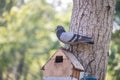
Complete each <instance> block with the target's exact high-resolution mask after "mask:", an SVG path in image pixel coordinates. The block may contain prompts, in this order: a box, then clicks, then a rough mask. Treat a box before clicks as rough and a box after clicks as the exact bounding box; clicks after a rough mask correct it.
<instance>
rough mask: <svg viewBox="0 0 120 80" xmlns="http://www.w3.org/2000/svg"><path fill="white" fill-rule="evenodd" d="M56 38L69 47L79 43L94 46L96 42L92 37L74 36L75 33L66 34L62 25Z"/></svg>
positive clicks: (59, 26)
mask: <svg viewBox="0 0 120 80" xmlns="http://www.w3.org/2000/svg"><path fill="white" fill-rule="evenodd" d="M56 36H57V38H58V39H59V40H60V41H61V42H63V43H64V44H69V45H74V44H78V43H88V44H94V41H93V39H92V38H91V37H87V36H83V35H79V34H74V33H73V32H66V31H65V29H64V27H63V26H61V25H58V26H57V28H56Z"/></svg>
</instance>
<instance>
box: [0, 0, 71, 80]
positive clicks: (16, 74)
mask: <svg viewBox="0 0 120 80" xmlns="http://www.w3.org/2000/svg"><path fill="white" fill-rule="evenodd" d="M56 13H57V12H56V11H55V10H54V8H53V7H52V6H51V5H50V4H48V3H46V2H45V1H44V0H40V1H39V0H34V1H32V0H31V1H28V2H27V3H26V4H25V5H22V6H21V7H16V6H13V7H12V8H11V9H10V11H8V12H3V13H2V15H3V19H5V20H6V25H2V27H0V61H1V62H0V79H7V78H11V79H12V80H42V77H41V76H42V73H41V71H40V68H41V66H42V65H43V64H44V63H45V62H46V60H48V58H49V56H50V55H51V53H52V54H53V52H54V51H55V49H56V48H59V47H60V43H59V42H58V40H57V38H56V36H55V31H54V30H55V26H56V25H58V24H56V20H57V23H60V24H63V25H67V26H68V21H67V20H68V17H67V16H66V18H64V19H63V18H62V16H64V15H63V14H60V13H59V14H56ZM60 16H61V18H59V17H60ZM69 16H70V15H69ZM60 19H61V20H60ZM64 21H65V23H63V22H64ZM4 26H5V27H4Z"/></svg>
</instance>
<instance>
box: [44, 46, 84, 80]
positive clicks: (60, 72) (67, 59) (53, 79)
mask: <svg viewBox="0 0 120 80" xmlns="http://www.w3.org/2000/svg"><path fill="white" fill-rule="evenodd" d="M42 70H43V80H79V79H80V76H81V75H80V73H81V72H83V71H84V68H83V66H82V65H81V64H80V62H79V61H78V60H77V58H76V57H75V56H74V55H73V54H72V53H70V52H68V51H66V50H63V49H62V48H60V49H58V50H57V51H56V52H55V54H54V55H53V56H52V57H51V58H50V59H49V60H48V61H47V63H46V64H45V65H44V66H43V67H42Z"/></svg>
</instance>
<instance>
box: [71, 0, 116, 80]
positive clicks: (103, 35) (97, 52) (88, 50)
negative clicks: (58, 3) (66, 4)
mask: <svg viewBox="0 0 120 80" xmlns="http://www.w3.org/2000/svg"><path fill="white" fill-rule="evenodd" d="M114 9H115V0H73V11H72V17H71V24H70V31H71V32H74V33H77V34H81V35H85V36H89V37H92V38H93V39H94V45H91V44H83V43H80V44H78V45H74V46H73V53H74V55H75V56H76V57H77V58H78V60H79V61H80V62H81V64H82V65H83V67H84V68H85V72H87V73H90V74H91V75H92V76H94V77H96V78H97V79H98V80H104V79H105V73H106V70H107V63H108V54H109V43H110V38H111V32H112V26H113V15H114Z"/></svg>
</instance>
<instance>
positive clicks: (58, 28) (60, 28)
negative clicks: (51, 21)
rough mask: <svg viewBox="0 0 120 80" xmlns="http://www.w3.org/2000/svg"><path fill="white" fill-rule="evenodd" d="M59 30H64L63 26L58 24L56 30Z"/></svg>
mask: <svg viewBox="0 0 120 80" xmlns="http://www.w3.org/2000/svg"><path fill="white" fill-rule="evenodd" d="M58 30H64V28H63V26H57V28H56V29H55V31H58Z"/></svg>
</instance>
